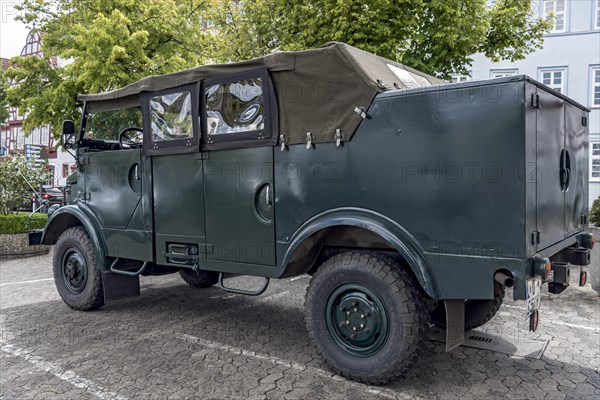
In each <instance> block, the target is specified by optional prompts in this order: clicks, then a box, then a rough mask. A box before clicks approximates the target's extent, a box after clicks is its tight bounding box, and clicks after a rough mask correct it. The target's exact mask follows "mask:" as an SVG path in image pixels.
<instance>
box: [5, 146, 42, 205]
mask: <svg viewBox="0 0 600 400" xmlns="http://www.w3.org/2000/svg"><path fill="white" fill-rule="evenodd" d="M49 178H50V174H49V172H48V171H47V170H46V166H45V165H44V164H40V163H34V162H29V161H27V159H26V158H25V157H24V156H22V155H13V156H10V157H6V158H2V159H0V214H9V213H11V212H12V210H14V209H15V208H18V207H20V206H22V205H23V204H24V203H26V202H27V201H30V199H31V196H32V195H33V191H32V189H31V187H30V186H29V185H30V184H31V186H33V187H34V188H35V189H36V190H37V189H38V188H39V186H40V185H41V184H42V183H43V182H44V181H46V180H48V179H49ZM28 182H29V183H28Z"/></svg>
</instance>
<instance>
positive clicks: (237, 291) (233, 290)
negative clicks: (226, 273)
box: [218, 272, 269, 296]
mask: <svg viewBox="0 0 600 400" xmlns="http://www.w3.org/2000/svg"><path fill="white" fill-rule="evenodd" d="M218 285H219V288H221V289H223V290H224V291H226V292H229V293H235V294H243V295H246V296H258V295H261V294H263V293H264V292H265V290H267V288H268V287H269V278H265V283H264V284H263V285H262V287H261V288H260V289H258V290H257V291H252V290H244V289H236V288H230V287H226V286H225V285H224V284H223V273H222V272H219V283H218Z"/></svg>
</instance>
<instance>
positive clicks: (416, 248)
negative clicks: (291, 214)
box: [282, 207, 439, 298]
mask: <svg viewBox="0 0 600 400" xmlns="http://www.w3.org/2000/svg"><path fill="white" fill-rule="evenodd" d="M334 226H354V227H358V228H362V229H365V230H368V231H371V232H372V233H374V234H376V235H378V236H379V237H381V238H382V239H384V240H385V241H386V242H387V243H389V245H390V247H392V248H394V249H395V250H396V251H398V253H399V254H400V255H401V256H402V257H403V258H404V259H405V260H406V262H407V263H408V265H409V266H410V268H411V269H412V271H413V273H414V275H415V276H416V278H417V280H418V281H419V283H420V285H421V287H422V288H423V290H424V291H425V292H426V293H427V294H428V295H429V296H431V297H432V298H438V297H439V296H438V294H439V291H438V288H437V284H436V281H435V279H434V277H433V274H432V273H431V269H430V268H429V265H428V263H427V261H426V258H425V256H424V255H423V254H424V252H423V248H422V246H421V245H420V244H419V242H418V241H417V240H416V238H415V237H414V236H412V235H411V234H410V233H409V232H408V231H407V230H406V229H405V228H404V227H402V226H401V225H399V224H398V223H396V222H395V221H393V220H391V219H390V218H388V217H386V216H385V215H383V214H380V213H377V212H375V211H372V210H368V209H363V208H354V207H344V208H336V209H332V210H328V211H325V212H323V213H321V214H318V215H316V216H314V217H312V218H311V219H309V220H308V221H306V222H305V223H304V224H303V225H302V226H301V227H300V228H299V229H298V230H297V231H296V232H295V233H294V235H293V236H292V237H291V239H290V241H289V243H290V245H289V246H288V248H287V250H286V252H285V254H284V257H283V262H282V265H283V267H284V268H285V267H287V265H288V263H289V262H290V260H291V259H292V257H293V255H294V252H295V251H296V250H297V249H298V248H299V247H300V246H301V245H302V243H303V242H304V240H306V239H307V238H309V237H310V236H311V235H312V234H314V233H316V232H318V231H320V230H322V229H325V228H329V227H334Z"/></svg>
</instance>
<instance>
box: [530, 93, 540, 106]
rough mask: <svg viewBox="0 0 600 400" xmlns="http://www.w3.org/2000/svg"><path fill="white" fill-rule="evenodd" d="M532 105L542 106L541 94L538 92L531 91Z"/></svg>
mask: <svg viewBox="0 0 600 400" xmlns="http://www.w3.org/2000/svg"><path fill="white" fill-rule="evenodd" d="M531 106H532V107H533V108H540V95H539V94H537V93H531Z"/></svg>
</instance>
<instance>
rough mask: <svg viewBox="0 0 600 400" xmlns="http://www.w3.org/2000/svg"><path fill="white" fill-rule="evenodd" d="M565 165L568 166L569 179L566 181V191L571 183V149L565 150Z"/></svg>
mask: <svg viewBox="0 0 600 400" xmlns="http://www.w3.org/2000/svg"><path fill="white" fill-rule="evenodd" d="M565 167H566V168H567V181H566V182H565V192H566V191H567V190H568V189H569V185H570V184H571V154H570V153H569V150H566V152H565Z"/></svg>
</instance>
